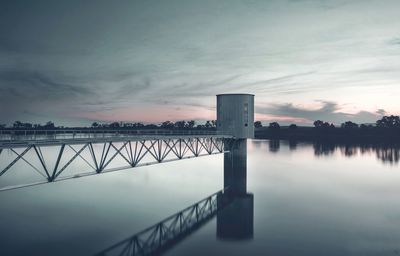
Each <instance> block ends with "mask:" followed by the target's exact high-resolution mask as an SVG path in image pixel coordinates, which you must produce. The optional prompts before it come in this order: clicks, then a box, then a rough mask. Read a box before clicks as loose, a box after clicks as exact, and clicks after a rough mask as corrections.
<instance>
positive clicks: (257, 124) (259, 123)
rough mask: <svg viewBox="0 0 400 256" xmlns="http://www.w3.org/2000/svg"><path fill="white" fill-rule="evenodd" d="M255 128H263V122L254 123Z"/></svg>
mask: <svg viewBox="0 0 400 256" xmlns="http://www.w3.org/2000/svg"><path fill="white" fill-rule="evenodd" d="M254 127H255V128H261V127H262V123H261V121H255V122H254Z"/></svg>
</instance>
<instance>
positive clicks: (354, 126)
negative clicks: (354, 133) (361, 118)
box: [341, 121, 358, 129]
mask: <svg viewBox="0 0 400 256" xmlns="http://www.w3.org/2000/svg"><path fill="white" fill-rule="evenodd" d="M341 127H342V128H344V129H357V128H358V124H356V123H353V122H351V121H347V122H344V123H343V124H342V125H341Z"/></svg>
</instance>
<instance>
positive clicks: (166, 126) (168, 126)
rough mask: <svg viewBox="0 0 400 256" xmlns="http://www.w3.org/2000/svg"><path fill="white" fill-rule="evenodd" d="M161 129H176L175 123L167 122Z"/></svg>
mask: <svg viewBox="0 0 400 256" xmlns="http://www.w3.org/2000/svg"><path fill="white" fill-rule="evenodd" d="M161 128H163V129H172V128H174V123H173V122H171V121H165V122H163V123H162V124H161Z"/></svg>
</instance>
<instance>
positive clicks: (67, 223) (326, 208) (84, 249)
mask: <svg viewBox="0 0 400 256" xmlns="http://www.w3.org/2000/svg"><path fill="white" fill-rule="evenodd" d="M5 156H6V157H7V155H2V157H5ZM398 156H399V150H398V149H396V148H393V147H388V148H387V147H383V146H374V147H365V146H363V147H359V146H354V147H349V146H347V147H338V146H334V145H329V144H314V145H313V144H310V143H297V144H294V143H289V142H285V141H281V142H276V141H261V140H254V141H250V142H249V143H248V156H247V191H248V192H249V193H252V194H253V195H254V218H253V221H254V223H253V224H254V226H253V235H252V238H251V239H245V240H235V241H232V240H228V241H227V240H222V239H220V238H217V232H216V230H217V227H216V224H217V223H216V222H217V218H213V219H212V220H211V221H209V222H207V223H206V224H205V225H204V226H202V227H201V228H200V229H198V230H197V231H196V232H194V233H193V234H192V235H190V236H188V237H187V238H186V239H184V240H182V241H181V242H180V243H179V244H177V245H176V246H174V247H173V248H171V249H170V250H169V251H167V252H166V255H297V256H298V255H400V228H399V227H400V204H399V203H398V197H399V195H400V193H399V192H400V171H399V166H398V163H397V162H398ZM223 160H224V157H223V155H213V156H206V157H202V158H196V159H189V160H182V161H175V162H169V163H163V164H160V165H153V166H148V167H140V168H135V169H130V170H126V171H120V172H115V173H109V174H104V175H99V176H91V177H87V178H82V179H76V180H69V181H64V182H59V183H55V184H48V185H42V186H37V187H29V188H24V189H20V190H13V191H7V192H2V193H0V203H1V210H0V245H1V246H0V255H93V254H94V253H97V252H99V251H102V250H103V249H105V248H107V247H109V246H111V245H112V244H114V243H116V242H118V241H121V240H123V239H125V238H127V237H129V236H131V235H134V234H136V233H138V232H139V231H141V230H143V229H145V228H147V227H149V226H151V225H153V224H155V223H157V222H158V221H160V220H162V219H164V218H165V217H167V216H169V215H171V214H174V213H176V212H178V211H180V210H181V209H183V208H185V207H187V206H189V205H191V204H193V203H194V202H196V201H199V200H201V199H203V198H204V197H206V196H208V195H210V194H213V193H214V192H216V191H218V190H220V189H221V188H222V187H223V178H224V177H223ZM24 168H26V170H25V169H24ZM18 172H28V167H24V166H22V165H21V166H20V169H19V170H18ZM15 173H16V174H17V171H16V172H15ZM10 175H11V174H10Z"/></svg>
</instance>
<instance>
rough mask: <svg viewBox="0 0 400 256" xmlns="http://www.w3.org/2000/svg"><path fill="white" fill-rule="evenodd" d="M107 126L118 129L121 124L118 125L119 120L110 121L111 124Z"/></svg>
mask: <svg viewBox="0 0 400 256" xmlns="http://www.w3.org/2000/svg"><path fill="white" fill-rule="evenodd" d="M108 127H110V128H113V129H118V128H120V127H121V126H120V125H119V122H112V123H111V124H109V125H108Z"/></svg>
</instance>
